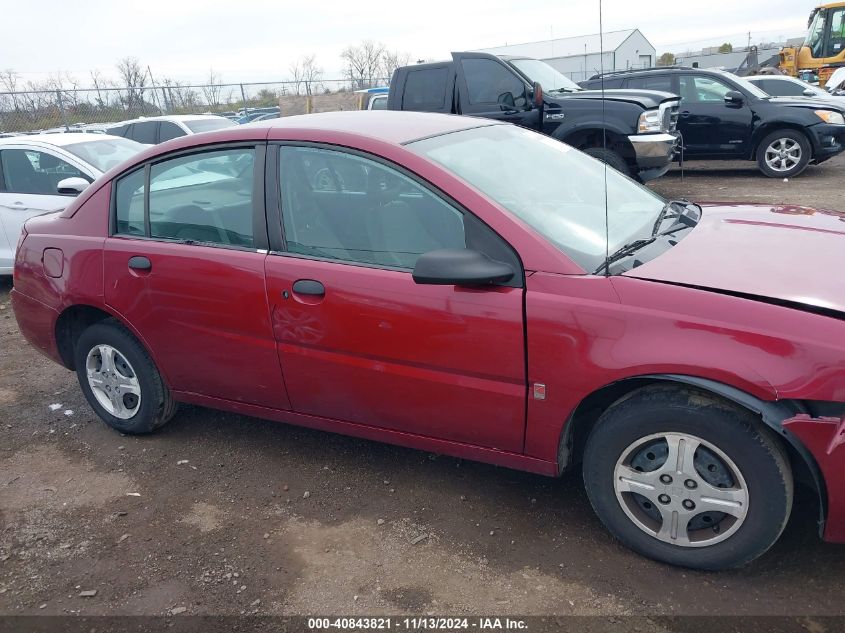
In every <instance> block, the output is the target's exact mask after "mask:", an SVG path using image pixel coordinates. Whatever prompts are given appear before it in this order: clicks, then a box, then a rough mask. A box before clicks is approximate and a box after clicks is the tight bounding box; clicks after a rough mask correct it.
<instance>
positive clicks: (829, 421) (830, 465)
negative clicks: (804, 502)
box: [783, 414, 845, 543]
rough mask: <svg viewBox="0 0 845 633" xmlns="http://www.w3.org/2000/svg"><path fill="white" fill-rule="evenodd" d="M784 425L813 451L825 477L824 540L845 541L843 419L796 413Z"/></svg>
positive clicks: (844, 437) (844, 427)
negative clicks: (825, 510) (825, 511)
mask: <svg viewBox="0 0 845 633" xmlns="http://www.w3.org/2000/svg"><path fill="white" fill-rule="evenodd" d="M783 427H784V428H785V429H787V430H789V431H790V432H791V433H793V434H794V435H795V436H796V437H797V438H798V439H799V440H800V441H801V443H802V444H803V445H804V447H805V448H806V449H807V450H808V451H809V452H810V453H811V454H812V456H813V458H814V459H815V460H816V464H817V465H818V467H819V470H820V471H821V474H822V477H823V478H824V487H825V489H826V490H825V491H824V492H825V493H826V497H827V517H826V520H825V524H824V532H823V533H822V536H823V538H824V540H826V541H831V542H834V543H845V418H842V419H840V418H827V417H817V418H814V417H811V416H809V415H807V414H800V415H796V416H795V417H793V418H790V419H788V420H785V421H784V422H783Z"/></svg>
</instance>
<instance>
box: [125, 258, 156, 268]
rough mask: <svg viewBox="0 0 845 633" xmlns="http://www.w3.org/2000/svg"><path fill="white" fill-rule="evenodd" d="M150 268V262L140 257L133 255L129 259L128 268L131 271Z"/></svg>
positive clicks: (151, 265)
mask: <svg viewBox="0 0 845 633" xmlns="http://www.w3.org/2000/svg"><path fill="white" fill-rule="evenodd" d="M152 267H153V264H152V262H151V261H150V260H149V259H147V258H146V257H143V256H141V255H135V256H134V257H130V258H129V268H131V269H132V270H150V269H151V268H152Z"/></svg>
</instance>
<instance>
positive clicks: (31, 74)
mask: <svg viewBox="0 0 845 633" xmlns="http://www.w3.org/2000/svg"><path fill="white" fill-rule="evenodd" d="M816 4H817V2H816V1H815V0H765V1H763V0H745V1H744V2H743V1H741V0H740V1H738V0H708V1H707V2H705V3H701V2H671V1H662V2H654V1H651V2H646V1H642V0H641V1H639V2H635V1H631V0H604V3H603V15H604V30H605V31H612V30H620V29H628V28H639V29H640V30H641V31H642V32H643V34H644V35H645V36H646V37H647V38H648V39H649V40H650V41H651V43H652V44H654V46H655V47H656V48H657V50H658V54H659V53H661V52H664V51H667V50H669V51H675V52H680V51H683V50H685V48H686V47H687V45H689V48H691V49H699V48H701V47H702V46H709V45H717V44H719V43H721V42H723V41H731V42H733V43H736V44H744V43H745V42H746V40H747V36H746V35H745V33H747V32H748V31H751V35H752V40H753V41H755V42H757V41H761V40H767V39H777V38H778V37H780V36H783V37H794V36H800V35H803V34H804V32H805V30H806V26H807V17H808V15H809V13H810V10H811V9H812V7H813V6H815V5H816ZM0 16H2V24H3V29H2V36H0V69H9V68H11V69H14V70H16V71H18V72H19V73H21V74H22V75H23V78H24V80H40V79H44V78H46V76H47V75H49V74H50V73H56V72H59V71H68V72H70V73H71V74H72V75H74V76H75V77H77V78H78V79H79V80H81V81H82V83H87V81H86V80H87V79H88V76H89V72H90V71H91V70H92V69H99V70H100V71H101V72H102V73H103V74H105V75H107V76H113V75H114V66H115V63H116V62H117V61H118V60H119V59H120V58H122V57H125V56H135V57H138V58H139V59H140V60H141V62H142V63H143V64H144V65H149V66H150V69H151V71H152V74H153V76H154V78H156V79H159V78H163V77H165V76H166V77H170V78H173V79H177V80H183V81H184V80H186V81H192V82H197V83H200V82H202V81H203V80H204V79H205V78H206V77H207V76H208V72H209V68H214V69H215V70H216V71H217V72H218V73H219V74H220V75H221V76H222V78H223V80H224V81H229V82H241V81H243V82H246V81H274V80H282V79H286V78H287V76H288V74H289V72H288V68H289V66H290V63H291V61H292V60H293V59H295V58H297V57H299V56H301V55H303V54H309V53H315V54H316V55H317V61H318V63H319V64H320V65H321V66H322V67H323V68H324V70H325V74H324V78H326V79H329V78H334V77H339V76H340V75H341V71H342V62H341V60H340V58H339V55H340V52H341V50H342V49H343V48H344V47H345V46H347V45H349V44H355V43H357V42H360V41H361V40H364V39H373V40H378V41H380V42H383V43H384V44H385V45H386V46H387V47H388V48H389V49H392V50H399V51H404V52H407V53H409V54H410V55H411V56H412V58H413V59H415V60H416V59H418V58H423V59H441V58H443V57H446V56H447V55H448V54H449V52H450V51H453V50H467V49H476V48H484V47H491V46H500V45H503V44H506V43H508V44H516V43H521V42H531V41H537V40H544V39H550V37H551V36H553V37H567V36H574V35H585V34H591V33H597V32H598V31H599V3H598V0H581V1H578V2H574V1H567V0H484V1H483V2H475V1H473V0H418V1H416V2H403V1H402V0H357V1H356V0H304V1H303V0H300V1H299V2H290V1H288V0H248V1H247V2H235V1H231V0H229V1H227V2H218V1H216V0H138V1H136V2H128V1H126V0H73V1H70V0H39V1H38V2H22V1H21V0H0Z"/></svg>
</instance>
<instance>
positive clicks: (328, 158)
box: [266, 145, 526, 451]
mask: <svg viewBox="0 0 845 633" xmlns="http://www.w3.org/2000/svg"><path fill="white" fill-rule="evenodd" d="M277 149H278V151H279V152H280V153H279V155H278V167H276V168H275V173H274V174H272V176H277V177H279V179H280V187H279V188H278V189H275V190H271V192H270V193H272V194H274V196H275V197H277V198H280V202H281V204H280V207H281V213H282V217H283V220H282V221H279V220H278V219H276V221H275V222H274V221H273V220H272V214H271V213H269V211H268V224H269V226H270V235H271V246H273V239H274V238H273V235H274V231H275V234H276V235H277V239H278V244H276V245H275V248H274V250H273V251H271V253H270V255H269V256H268V258H267V260H266V276H267V292H268V297H269V299H268V301H269V304H270V309H271V315H272V322H273V328H274V331H275V336H276V342H277V344H278V350H279V357H280V359H281V363H282V367H283V369H284V374H285V380H286V384H287V387H288V391H289V394H290V398H291V404H292V408H293V410H294V411H297V412H299V413H303V414H309V415H315V416H320V417H323V418H330V419H334V420H342V421H346V422H352V423H358V424H364V425H368V426H373V427H379V428H382V429H389V430H392V431H398V432H403V433H410V434H416V435H424V436H429V437H436V438H440V439H447V440H452V441H456V442H462V443H466V444H473V445H481V446H487V447H493V448H497V449H500V450H506V451H521V450H522V445H523V435H524V428H525V398H526V383H525V349H524V333H523V310H522V304H523V300H522V298H523V285H524V284H523V280H522V277H523V273H522V270H521V268H520V264H519V260H518V258H517V257H516V256H515V254H514V253H513V251H512V250H511V249H510V247H509V246H508V245H507V244H506V243H505V242H504V241H503V240H502V239H501V238H500V237H499V236H498V235H496V234H495V233H493V232H492V230H491V229H489V228H488V227H486V226H485V225H483V224H482V223H481V222H480V221H479V220H478V219H477V218H475V217H474V216H472V215H471V214H470V213H468V212H466V211H464V210H462V209H460V208H458V207H457V205H455V204H454V203H452V202H450V201H448V200H445V199H444V198H443V197H442V196H440V195H439V194H438V193H437V192H435V191H433V190H432V189H431V188H430V187H429V186H426V185H423V184H421V183H420V182H418V181H417V180H415V179H414V178H412V177H411V176H409V175H408V174H406V173H404V172H402V171H401V170H399V169H397V168H395V167H394V166H392V165H389V164H386V163H384V162H382V161H380V160H378V159H375V158H374V157H368V156H364V155H360V154H357V153H353V152H351V151H344V150H338V149H336V148H335V149H329V148H324V147H313V146H309V147H306V146H295V145H284V146H282V147H281V148H277ZM268 151H270V152H272V151H273V146H271V149H270V150H268ZM268 164H270V163H269V161H268ZM271 182H272V181H271V173H270V172H269V171H268V187H270V186H271V185H270V184H269V183H271ZM271 197H273V196H271ZM269 208H270V206H269V205H268V210H269ZM467 247H469V248H474V249H476V250H482V251H484V252H486V253H487V254H489V255H490V256H491V257H492V258H494V259H497V260H498V261H506V262H508V263H509V264H510V265H511V266H512V267H513V268H514V270H515V271H516V274H515V276H514V279H513V281H512V282H511V283H510V284H509V285H504V286H498V287H492V286H491V287H485V288H470V287H459V286H436V285H418V284H416V283H415V282H414V280H413V278H412V275H411V271H412V269H413V267H414V263H415V261H416V259H417V257H419V255H420V254H421V253H424V252H429V251H432V250H437V249H443V248H467Z"/></svg>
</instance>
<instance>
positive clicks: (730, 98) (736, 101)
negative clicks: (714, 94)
mask: <svg viewBox="0 0 845 633" xmlns="http://www.w3.org/2000/svg"><path fill="white" fill-rule="evenodd" d="M743 101H745V95H744V94H742V93H741V92H739V91H738V90H729V91H728V92H726V93H725V103H727V104H728V105H740V104H742V102H743Z"/></svg>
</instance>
